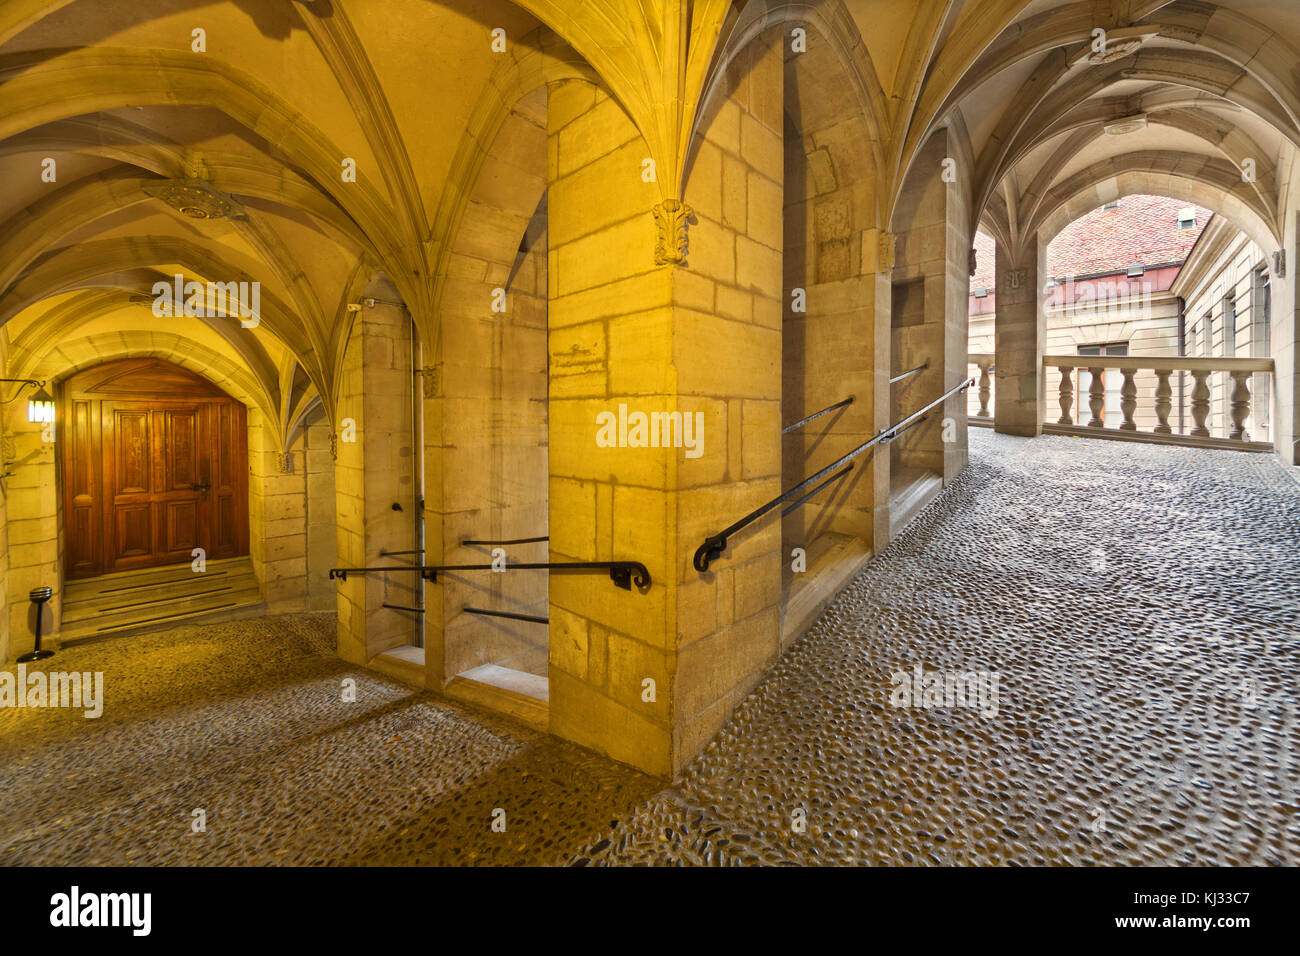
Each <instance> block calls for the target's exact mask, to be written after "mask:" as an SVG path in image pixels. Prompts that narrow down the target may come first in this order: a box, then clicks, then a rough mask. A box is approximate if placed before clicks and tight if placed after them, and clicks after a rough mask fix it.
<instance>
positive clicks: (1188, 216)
mask: <svg viewBox="0 0 1300 956" xmlns="http://www.w3.org/2000/svg"><path fill="white" fill-rule="evenodd" d="M1195 225H1196V210H1195V209H1193V208H1192V207H1191V206H1184V207H1183V208H1182V209H1180V210H1178V228H1179V229H1191V228H1192V227H1193V226H1195Z"/></svg>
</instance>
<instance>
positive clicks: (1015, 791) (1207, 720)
mask: <svg viewBox="0 0 1300 956" xmlns="http://www.w3.org/2000/svg"><path fill="white" fill-rule="evenodd" d="M971 444H972V463H971V466H970V468H969V469H967V471H966V472H965V473H964V474H963V475H962V476H961V477H959V478H958V479H957V481H955V482H954V483H953V484H952V485H951V486H950V487H949V488H948V489H947V490H946V491H945V492H944V494H943V495H942V496H941V498H940V499H939V500H938V501H936V502H935V504H934V505H932V506H931V507H930V508H929V509H928V510H927V511H926V512H925V513H924V514H923V515H922V516H921V517H920V518H918V519H917V520H916V521H915V522H914V523H913V524H912V525H911V526H910V527H909V528H908V529H907V530H906V531H905V532H904V534H903V535H902V536H901V537H900V538H899V539H897V540H896V541H895V542H894V543H893V544H892V545H891V546H890V548H889V549H887V550H886V551H885V552H884V553H883V554H881V555H879V556H878V557H877V558H876V560H874V561H873V562H872V563H871V564H870V565H869V566H868V567H867V569H866V570H865V571H864V572H863V574H862V575H861V576H859V578H858V579H857V580H856V581H854V582H853V584H852V585H850V587H849V588H848V589H847V590H846V591H845V592H844V593H843V594H842V595H841V596H840V598H839V599H838V600H837V601H836V602H835V603H834V604H833V605H832V606H831V607H830V608H829V609H828V610H827V612H826V613H825V614H824V615H823V617H822V618H821V619H820V620H819V621H818V623H817V624H816V625H815V626H814V627H813V628H812V630H811V631H810V632H809V633H808V634H807V636H805V637H804V638H803V639H802V640H800V641H799V642H797V643H796V644H795V645H794V646H793V647H792V648H791V649H790V651H789V652H788V653H787V654H786V655H785V656H784V657H783V658H782V660H781V661H780V662H779V663H778V664H777V665H776V666H775V667H774V668H773V669H772V670H771V671H770V672H769V674H768V675H767V676H766V677H765V678H764V680H763V681H762V682H761V683H760V684H759V686H758V687H757V688H756V689H755V691H754V693H752V694H751V695H750V696H749V697H748V698H747V699H746V700H745V701H744V702H743V703H742V705H741V706H740V708H739V709H738V710H737V713H736V714H735V715H734V717H733V718H732V719H731V720H730V721H729V722H728V724H727V725H726V726H725V727H724V728H723V730H722V731H721V732H720V733H719V734H718V736H717V737H716V738H715V740H714V741H713V742H712V743H711V744H710V745H709V747H708V749H707V750H706V752H705V753H704V754H702V755H701V756H700V758H699V759H697V760H696V761H695V762H694V763H693V764H692V765H691V766H690V767H689V768H688V770H687V771H686V773H685V774H684V775H683V777H682V779H681V780H680V781H678V782H677V783H676V784H675V785H673V786H671V787H667V788H664V787H663V786H662V784H659V783H657V782H655V781H653V780H651V779H650V778H647V777H645V776H643V775H641V774H638V773H635V772H633V771H630V770H628V769H627V768H625V767H622V766H620V765H618V764H615V763H612V762H610V761H607V760H604V759H602V758H599V757H597V756H594V755H591V754H588V753H585V752H584V751H581V750H579V749H577V748H574V747H570V746H568V745H566V744H564V743H562V742H559V741H556V740H554V739H551V738H549V737H547V736H545V735H542V734H538V733H534V732H532V731H529V730H524V729H521V728H519V727H516V726H514V725H511V724H508V723H505V722H503V721H500V720H497V719H496V718H495V717H493V716H491V715H488V714H484V713H482V712H479V711H476V710H474V709H471V708H468V707H462V706H460V705H457V704H453V703H449V702H447V701H444V700H440V699H438V698H435V697H433V696H432V695H429V694H423V693H415V692H413V691H411V690H410V689H409V688H405V687H403V686H401V685H399V684H396V683H394V682H392V681H390V680H388V679H387V678H385V677H383V676H381V675H378V674H373V673H370V672H367V671H362V670H358V669H356V668H353V667H351V666H349V665H347V664H344V663H342V662H340V661H338V660H336V659H335V658H333V656H332V653H333V644H334V635H333V623H332V621H331V619H330V618H329V617H327V616H320V615H302V616H294V617H281V618H268V619H265V620H260V621H241V622H235V623H231V624H225V625H212V626H207V627H186V628H179V629H175V630H171V631H168V632H164V633H161V634H156V635H150V636H148V637H141V638H124V639H117V640H110V641H103V642H98V643H94V644H87V645H83V646H80V647H74V648H69V649H68V650H65V651H62V652H60V653H59V654H58V655H57V656H56V657H55V658H53V659H52V660H51V661H49V662H46V663H45V666H46V667H49V668H57V669H62V670H101V671H103V672H104V673H105V683H106V687H105V694H106V697H107V705H106V707H105V711H104V716H103V717H101V718H99V719H98V720H86V719H85V718H83V717H82V716H81V714H80V712H69V711H65V710H56V709H45V710H29V709H23V710H9V709H0V865H14V864H38V863H90V864H101V863H104V864H107V863H141V864H160V863H161V864H198V863H209V864H322V863H328V864H344V865H348V864H356V865H360V864H368V863H389V864H468V865H479V864H554V863H569V864H575V865H627V864H633V865H635V864H642V865H644V864H652V865H683V864H685V865H741V864H753V863H783V864H804V863H813V864H818V863H866V864H885V865H888V864H902V865H906V864H921V865H936V864H972V863H979V864H1008V863H1010V864H1023V865H1034V864H1067V863H1068V864H1092V863H1097V864H1134V863H1144V864H1158V863H1177V864H1188V863H1190V864H1206V865H1209V864H1224V863H1269V864H1283V863H1285V864H1290V865H1295V864H1296V863H1297V862H1300V853H1297V850H1298V848H1300V822H1297V820H1298V818H1297V814H1296V810H1297V800H1298V798H1297V786H1298V783H1297V771H1298V763H1300V762H1298V760H1297V750H1298V744H1300V740H1298V739H1297V738H1298V736H1300V730H1298V729H1297V727H1296V720H1295V717H1296V714H1295V707H1294V701H1295V694H1296V683H1297V675H1298V674H1300V483H1297V482H1296V481H1295V480H1293V479H1292V478H1291V477H1290V476H1289V475H1288V474H1287V473H1286V472H1285V471H1284V469H1283V468H1282V467H1281V466H1280V465H1278V464H1277V463H1276V462H1275V461H1274V460H1273V459H1271V458H1269V457H1266V456H1260V455H1245V454H1236V453H1225V452H1201V451H1195V450H1188V449H1180V448H1162V447H1158V446H1146V445H1129V444H1122V443H1118V442H1115V443H1112V442H1103V441H1091V442H1088V441H1082V440H1078V439H1070V438H1061V437H1045V438H1040V439H1035V440H1033V441H1026V440H1022V439H1013V438H1008V437H1005V436H999V435H994V434H991V433H989V432H975V431H974V430H972V437H971ZM918 665H919V666H921V667H922V669H923V670H924V671H925V672H927V673H932V672H940V673H971V672H981V673H986V674H988V675H993V674H996V675H997V677H998V695H997V698H996V703H997V713H996V714H995V715H994V714H992V713H991V712H990V711H991V708H989V707H986V708H985V713H983V714H982V713H981V712H979V711H977V710H975V709H971V708H965V707H950V708H938V707H933V708H926V707H911V708H907V707H897V706H892V705H891V702H890V692H891V689H892V688H891V675H892V674H894V673H895V672H899V673H902V672H907V673H914V669H915V668H916V667H917V666H918ZM12 669H13V668H12V667H11V668H10V670H12ZM348 677H351V678H353V679H355V680H356V682H357V698H358V699H357V701H356V703H351V704H344V703H341V701H340V688H341V683H342V681H343V679H344V678H348ZM196 808H203V809H204V810H205V812H206V820H207V830H206V832H204V833H201V834H200V833H194V832H192V831H191V822H192V819H193V816H192V813H193V810H194V809H196ZM498 808H500V809H503V810H505V813H506V831H505V832H504V833H494V832H492V830H491V819H492V813H493V811H494V810H496V809H498ZM796 811H801V813H797V812H796ZM796 819H798V820H799V822H798V823H796Z"/></svg>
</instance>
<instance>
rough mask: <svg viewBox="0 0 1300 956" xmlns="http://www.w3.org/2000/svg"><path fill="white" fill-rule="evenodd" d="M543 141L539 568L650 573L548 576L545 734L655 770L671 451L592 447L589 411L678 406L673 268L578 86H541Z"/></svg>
mask: <svg viewBox="0 0 1300 956" xmlns="http://www.w3.org/2000/svg"><path fill="white" fill-rule="evenodd" d="M547 141H548V142H547V155H548V161H547V175H548V180H549V185H548V189H547V205H548V234H547V241H548V262H547V285H548V289H549V300H550V301H549V307H548V314H547V321H548V327H549V330H550V334H549V341H548V351H549V356H550V367H551V376H550V383H549V427H550V432H549V449H550V455H549V474H550V478H549V520H548V526H549V528H550V536H551V540H550V560H552V561H604V560H614V559H618V558H626V559H634V560H639V561H642V562H643V563H644V564H645V565H646V566H647V568H648V569H649V570H650V573H651V575H652V577H653V580H654V585H653V586H652V587H651V588H650V590H649V592H648V593H645V594H640V593H637V592H635V591H623V590H620V589H618V588H616V587H614V585H613V584H612V583H611V582H610V580H609V578H608V577H607V576H604V575H602V574H593V575H587V574H555V575H552V576H551V582H550V661H549V672H550V728H551V731H552V732H553V733H556V734H558V735H559V736H561V737H565V738H567V739H569V740H573V741H575V742H577V743H579V744H582V745H584V746H587V747H590V748H592V749H594V750H597V751H599V752H601V753H605V754H607V755H609V756H611V757H613V758H614V759H616V760H621V761H623V762H625V763H629V764H632V765H633V766H637V767H640V768H642V769H645V770H648V771H650V772H652V773H658V774H661V775H665V776H666V775H669V774H671V772H672V769H673V766H672V744H671V726H672V721H671V706H672V694H673V690H672V671H673V644H674V642H675V638H676V633H675V623H676V622H675V619H674V616H673V615H674V610H675V604H676V593H677V587H676V579H677V574H676V573H675V572H676V562H677V560H678V558H677V555H676V553H675V552H676V550H677V548H676V544H677V536H676V533H675V532H676V520H675V515H674V514H673V513H672V512H671V511H670V508H671V506H672V496H671V490H672V489H673V487H674V481H675V478H676V472H677V467H678V461H679V459H680V457H681V455H682V452H681V451H680V450H678V449H655V448H617V447H614V448H602V447H598V446H597V444H596V428H597V422H596V418H597V415H598V414H600V413H601V412H606V411H609V412H613V413H615V414H617V412H618V406H619V404H620V403H624V404H627V405H629V407H631V408H632V409H634V410H640V411H644V412H652V411H677V410H679V408H678V400H677V393H676V385H677V381H676V380H677V377H678V373H677V370H676V369H675V367H674V355H673V344H674V342H673V270H669V269H664V268H659V267H656V265H655V262H654V258H653V252H654V248H655V226H654V222H653V219H652V218H651V215H650V209H651V207H652V206H653V205H654V203H655V202H656V201H657V199H658V189H657V188H656V186H655V185H654V184H653V183H647V182H645V181H643V179H642V169H643V166H642V161H643V159H644V158H646V157H647V156H649V150H648V149H647V148H646V145H645V143H644V141H643V140H642V138H641V137H640V135H639V134H638V133H637V131H636V129H635V127H634V126H633V124H632V123H631V121H630V120H629V119H628V118H627V116H626V115H625V114H624V112H623V110H622V109H621V108H620V107H619V106H618V104H617V103H616V102H615V101H614V100H612V99H610V98H609V97H608V96H606V95H605V94H604V93H603V92H600V91H598V90H597V89H596V88H595V87H593V86H591V85H590V84H588V83H586V82H583V81H578V80H572V81H565V82H561V83H556V84H552V85H551V86H550V88H549V106H548V110H547ZM575 346H576V348H575ZM578 355H581V356H582V358H584V359H585V361H582V362H575V361H573V358H574V357H575V356H578ZM680 410H684V409H680ZM690 410H691V411H694V410H695V409H694V408H691V409H690ZM709 424H710V423H709V422H708V421H706V422H705V430H706V431H705V434H706V436H707V435H708V434H709V432H708V429H709ZM715 424H716V423H715ZM706 440H707V439H706ZM645 679H651V680H653V681H655V700H654V701H653V702H648V701H643V700H642V693H643V690H642V687H643V681H644V680H645Z"/></svg>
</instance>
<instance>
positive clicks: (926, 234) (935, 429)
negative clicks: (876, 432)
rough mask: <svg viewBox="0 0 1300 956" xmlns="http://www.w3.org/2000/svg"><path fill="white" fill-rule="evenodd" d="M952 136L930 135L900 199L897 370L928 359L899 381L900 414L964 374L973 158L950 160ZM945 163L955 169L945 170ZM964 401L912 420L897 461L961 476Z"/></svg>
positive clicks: (896, 448)
mask: <svg viewBox="0 0 1300 956" xmlns="http://www.w3.org/2000/svg"><path fill="white" fill-rule="evenodd" d="M953 139H954V138H953V137H950V136H949V134H948V131H947V130H939V131H938V132H936V133H934V134H933V135H932V136H931V137H930V139H929V140H927V141H926V144H925V146H924V147H923V149H922V151H921V153H920V154H919V155H918V156H917V159H916V161H915V163H914V165H913V168H912V171H911V173H910V174H909V176H908V178H907V180H906V182H905V184H904V187H903V189H902V191H901V192H900V194H899V198H898V201H897V203H896V206H895V212H894V218H893V223H894V230H895V232H896V233H897V250H898V251H897V261H896V263H895V265H894V270H893V276H892V281H893V307H892V315H891V325H892V329H893V332H892V348H893V353H894V355H893V359H892V368H893V373H894V374H896V375H897V374H901V373H903V372H906V371H909V370H911V369H913V368H916V367H917V366H921V365H927V366H928V367H927V368H926V369H925V370H924V371H922V372H919V373H917V374H916V375H913V376H912V377H910V378H907V379H904V380H902V381H900V382H898V383H897V384H896V385H895V386H894V387H893V406H892V407H893V420H895V421H898V420H901V419H902V418H903V417H905V416H907V415H909V414H911V413H912V412H914V411H917V410H918V409H920V408H923V407H924V406H926V405H928V404H929V403H930V402H932V401H933V400H934V399H936V398H938V397H939V396H940V395H942V394H943V393H944V392H946V391H948V389H950V388H952V387H953V386H955V385H958V384H960V383H961V381H962V380H963V379H964V378H965V377H966V354H967V341H968V335H967V327H968V312H969V296H970V248H971V233H970V175H971V174H970V171H969V163H967V164H965V165H962V164H956V165H954V166H952V167H945V165H944V164H945V163H946V162H948V161H949V160H953V157H952V155H951V154H952V153H953V152H954V151H955V146H956V144H955V143H954V141H953ZM946 168H950V169H951V170H952V174H951V175H948V176H945V169H946ZM966 401H967V396H966V395H965V393H962V394H960V395H956V396H953V397H952V398H950V399H949V400H948V401H947V402H946V403H945V404H944V405H943V406H941V407H940V408H937V409H935V410H934V411H932V412H931V413H930V415H929V416H928V417H927V418H926V419H925V420H924V423H923V424H919V425H915V426H913V427H912V428H911V429H910V430H909V431H908V432H907V434H906V435H905V436H903V437H902V438H900V439H899V441H898V442H897V443H896V444H895V445H893V446H892V447H891V450H890V458H891V462H892V466H893V467H895V468H897V469H899V470H900V471H902V470H904V469H907V470H912V469H921V470H923V471H927V472H930V473H932V474H936V475H939V476H941V477H942V478H943V480H944V482H945V483H946V482H947V481H949V480H951V479H952V478H953V477H955V476H956V475H957V473H958V472H960V471H961V470H962V469H963V468H965V467H966V462H967V445H966ZM948 421H950V422H951V426H950V427H949V428H945V422H948ZM945 432H946V433H947V437H948V438H949V439H950V440H948V441H945V440H944V439H945Z"/></svg>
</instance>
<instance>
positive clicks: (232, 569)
mask: <svg viewBox="0 0 1300 956" xmlns="http://www.w3.org/2000/svg"><path fill="white" fill-rule="evenodd" d="M264 610H265V604H264V603H263V602H262V597H261V593H260V591H259V588H258V586H257V577H256V575H255V574H254V573H253V564H252V561H251V560H250V559H249V558H248V556H246V555H245V556H243V557H238V558H228V559H225V560H221V561H210V562H208V565H207V568H206V570H204V571H203V572H197V571H194V570H193V569H192V568H191V567H190V565H189V563H182V564H174V565H169V566H167V567H163V568H143V569H141V570H138V571H120V572H116V573H113V574H105V575H102V576H100V577H97V578H89V579H86V580H81V581H69V582H68V583H67V585H66V586H65V589H64V594H63V605H62V621H61V624H60V628H59V640H60V641H61V642H63V643H65V644H66V643H75V642H77V641H80V640H87V639H90V638H95V637H103V636H106V635H114V636H116V635H121V634H127V633H134V632H138V631H144V630H154V629H158V628H163V627H170V626H173V625H175V624H178V623H182V622H184V623H193V622H196V621H200V620H203V621H209V620H215V619H223V618H227V617H243V616H248V615H249V614H252V613H260V612H262V611H264Z"/></svg>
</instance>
